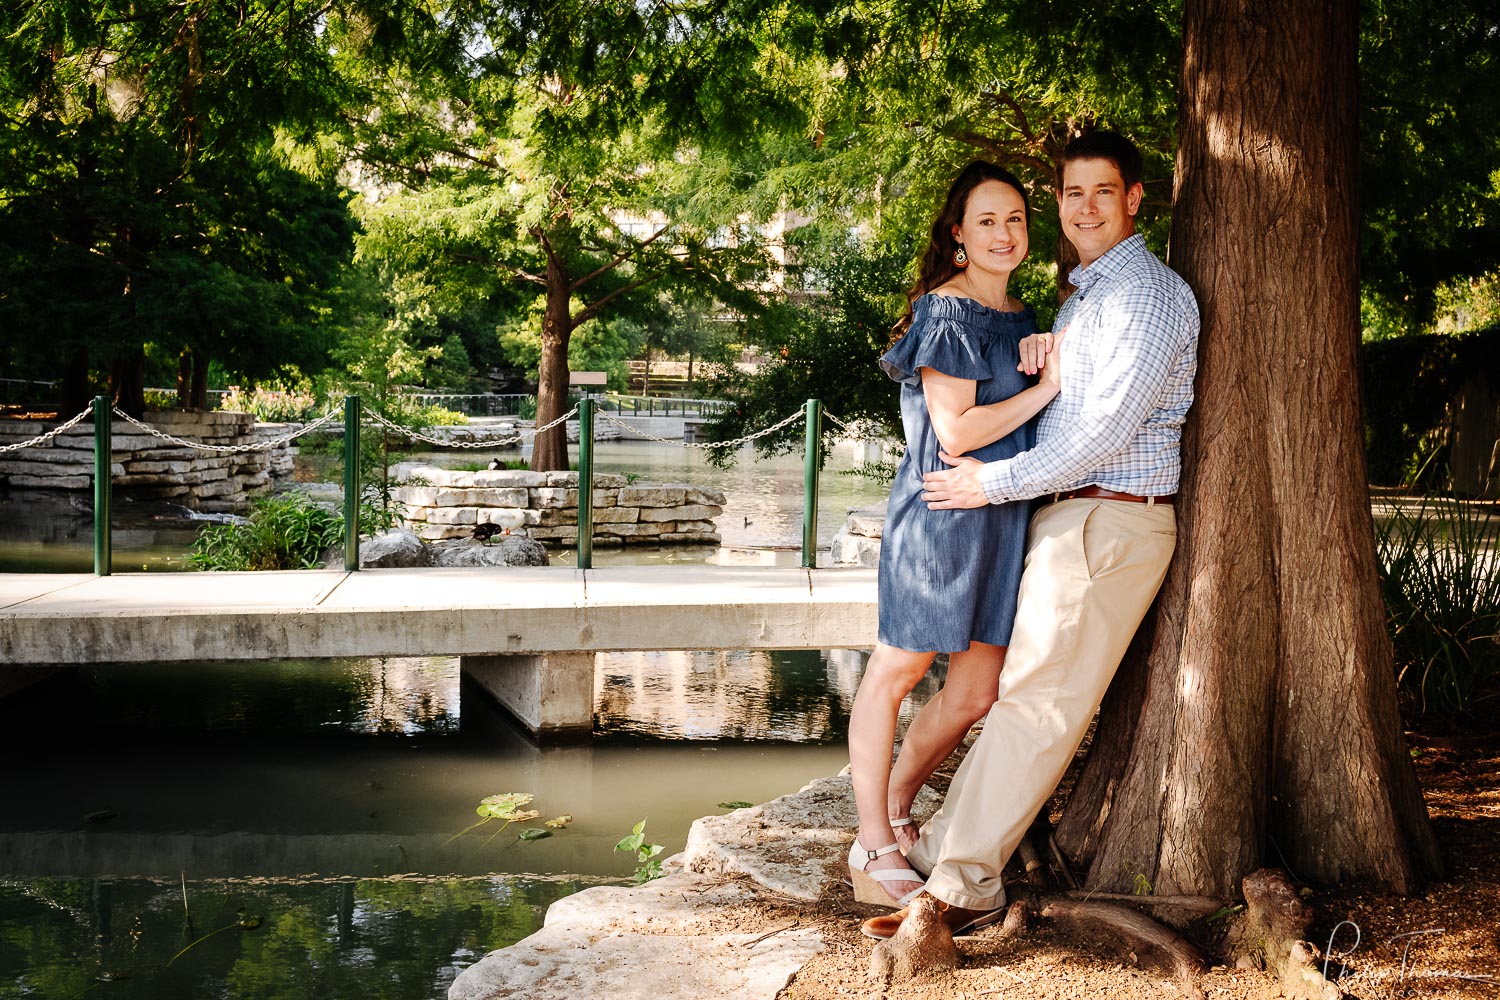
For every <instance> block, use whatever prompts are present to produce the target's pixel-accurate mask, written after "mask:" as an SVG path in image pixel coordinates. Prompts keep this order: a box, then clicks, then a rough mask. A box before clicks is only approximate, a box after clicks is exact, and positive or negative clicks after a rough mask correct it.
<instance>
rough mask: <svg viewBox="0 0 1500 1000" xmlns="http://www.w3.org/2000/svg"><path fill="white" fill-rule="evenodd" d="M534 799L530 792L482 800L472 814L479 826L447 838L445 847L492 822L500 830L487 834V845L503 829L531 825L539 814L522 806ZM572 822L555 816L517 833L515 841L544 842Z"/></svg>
mask: <svg viewBox="0 0 1500 1000" xmlns="http://www.w3.org/2000/svg"><path fill="white" fill-rule="evenodd" d="M534 798H536V796H534V795H532V794H531V793H530V792H502V793H500V794H499V795H488V796H485V797H484V798H482V799H480V800H479V806H478V807H477V808H476V809H475V810H474V811H475V812H476V813H478V814H479V822H477V823H471V824H470V825H469V826H467V827H465V828H464V829H462V830H460V831H459V832H458V833H455V834H454V835H453V836H451V837H449V838H448V840H447V841H446V842H445V846H446V844H451V843H453V842H454V841H455V840H457V839H458V838H459V837H462V836H463V835H464V834H466V833H469V832H470V831H472V830H477V829H479V828H480V827H481V826H484V825H485V824H486V823H489V822H491V821H498V822H499V823H500V829H498V830H496V831H495V832H494V833H492V834H490V836H489V839H487V840H486V841H485V843H486V844H488V843H489V842H490V841H491V840H494V839H495V838H496V837H498V836H500V834H502V833H504V832H505V830H506V828H507V827H509V826H510V825H511V824H512V823H530V822H531V821H532V820H534V819H538V818H540V817H541V815H542V814H541V812H540V811H539V810H536V809H525V808H522V807H523V806H529V805H531V801H532V799H534ZM571 822H573V817H572V816H567V815H564V816H558V817H556V818H554V819H549V820H547V821H546V822H545V823H544V824H542V826H540V827H535V826H533V827H526V828H525V829H523V830H521V832H520V833H518V834H516V839H517V840H520V841H530V840H544V839H546V838H547V837H550V836H552V831H554V830H561V829H564V828H565V827H567V825H568V824H569V823H571Z"/></svg>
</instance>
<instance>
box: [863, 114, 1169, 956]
mask: <svg viewBox="0 0 1500 1000" xmlns="http://www.w3.org/2000/svg"><path fill="white" fill-rule="evenodd" d="M1062 161H1063V162H1062V169H1061V176H1060V178H1059V183H1058V196H1057V205H1058V214H1059V216H1060V218H1061V220H1062V229H1063V233H1064V234H1065V235H1066V236H1067V237H1068V239H1069V240H1071V241H1072V243H1073V245H1074V246H1075V247H1077V249H1078V256H1079V261H1080V263H1079V265H1078V267H1077V268H1075V269H1074V270H1073V272H1072V274H1071V275H1070V276H1069V277H1070V280H1071V281H1072V282H1073V284H1074V285H1075V286H1077V289H1078V290H1077V291H1076V292H1075V293H1074V294H1073V296H1072V297H1071V298H1069V299H1068V301H1067V302H1066V303H1064V304H1063V307H1062V310H1061V311H1060V312H1059V313H1058V316H1057V323H1056V327H1057V329H1059V330H1062V331H1064V333H1063V334H1060V335H1059V337H1058V340H1057V349H1056V353H1055V354H1054V355H1053V357H1052V358H1051V359H1050V360H1046V359H1045V358H1041V359H1039V358H1038V357H1037V356H1036V354H1034V353H1032V352H1029V351H1023V357H1022V361H1021V367H1023V368H1025V369H1027V370H1034V369H1035V368H1036V367H1037V366H1038V365H1039V364H1040V363H1050V364H1060V365H1061V371H1062V392H1061V393H1060V394H1059V396H1058V397H1057V399H1056V400H1055V401H1054V402H1053V403H1052V404H1051V405H1050V406H1049V407H1048V408H1047V409H1046V410H1045V411H1044V412H1043V414H1042V417H1041V420H1040V422H1039V423H1038V425H1037V442H1036V447H1035V448H1033V449H1031V450H1030V451H1027V452H1023V453H1021V454H1020V455H1017V456H1016V457H1015V458H1011V459H1006V460H1003V461H998V462H990V463H988V464H982V463H980V462H978V461H975V460H973V459H954V458H950V457H949V456H947V455H943V456H942V457H943V459H944V461H946V462H948V463H949V464H950V465H953V466H955V467H954V468H952V469H949V470H946V471H943V472H934V473H931V474H929V475H928V476H927V477H926V478H925V480H924V486H925V488H926V492H924V493H923V499H924V500H926V501H927V502H928V506H930V507H932V508H934V509H944V508H953V507H979V506H983V505H984V504H986V503H1024V502H1026V501H1028V500H1031V499H1032V498H1036V497H1040V498H1042V500H1043V505H1042V506H1041V507H1040V509H1038V510H1037V512H1036V513H1035V514H1034V515H1033V517H1032V520H1031V527H1030V532H1029V536H1028V539H1027V553H1026V569H1025V572H1024V574H1023V576H1022V578H1021V594H1020V599H1019V604H1018V607H1017V613H1016V625H1015V633H1014V635H1013V636H1012V639H1011V645H1010V649H1009V651H1008V653H1007V654H1006V659H1005V667H1004V670H1003V671H1002V672H1001V674H1000V688H999V700H998V701H997V702H996V703H995V705H994V707H993V708H992V709H991V710H990V712H989V715H988V716H987V717H986V719H985V724H984V730H983V732H982V733H981V734H980V736H979V739H978V740H977V741H976V742H975V744H974V746H973V747H972V748H971V749H970V751H969V755H968V757H967V758H966V759H965V760H964V763H963V766H962V767H960V768H959V770H958V773H957V774H956V775H955V776H954V779H953V784H952V787H951V788H950V789H949V792H948V797H947V799H946V800H945V801H944V803H943V807H942V809H941V810H940V811H939V812H938V814H937V815H936V816H934V817H933V818H932V820H931V821H930V822H929V823H928V824H927V825H926V826H925V827H924V828H923V830H922V837H921V839H920V840H919V841H918V842H917V844H916V846H915V847H914V848H912V849H911V851H909V852H908V854H907V858H908V860H909V861H910V862H912V864H913V865H914V866H915V867H916V868H917V869H918V870H919V871H925V872H928V873H929V875H928V878H927V890H926V891H927V893H928V894H930V895H931V896H933V897H935V898H936V899H937V900H938V901H939V904H938V905H939V907H940V908H941V909H942V911H943V922H944V923H945V924H946V925H947V927H948V929H949V930H950V931H951V932H953V933H960V932H962V931H965V930H969V929H972V928H974V927H979V926H983V925H985V924H987V923H990V922H993V921H994V920H995V919H997V918H998V917H999V916H1000V913H1001V909H1000V908H1001V907H1002V906H1003V905H1004V903H1005V891H1004V889H1003V887H1002V884H1001V878H1000V875H1001V869H1002V868H1003V867H1004V865H1005V862H1006V860H1007V859H1009V857H1010V855H1011V853H1012V852H1013V851H1014V850H1015V849H1016V846H1017V845H1018V844H1019V843H1020V841H1021V837H1022V836H1023V835H1024V834H1025V832H1026V829H1027V827H1028V826H1030V824H1031V821H1032V819H1033V818H1034V817H1035V816H1036V814H1037V812H1038V811H1039V810H1040V809H1041V808H1042V806H1043V804H1044V803H1045V802H1046V801H1047V798H1048V797H1049V796H1050V795H1051V794H1052V791H1053V789H1054V788H1056V786H1057V782H1058V781H1059V780H1060V779H1061V778H1062V774H1063V771H1064V770H1065V769H1066V768H1067V765H1068V762H1069V761H1070V760H1071V759H1072V757H1073V754H1074V752H1075V751H1076V750H1077V748H1078V744H1079V743H1080V742H1081V741H1082V739H1083V733H1084V730H1085V729H1086V728H1087V726H1088V723H1089V720H1090V718H1091V717H1092V716H1093V713H1094V710H1095V709H1096V708H1097V707H1098V705H1099V702H1100V700H1101V699H1102V698H1103V697H1104V692H1105V689H1106V688H1108V686H1109V682H1110V679H1111V678H1112V677H1113V676H1114V672H1115V669H1116V668H1117V667H1118V666H1119V663H1120V658H1121V657H1122V656H1124V654H1125V649H1126V647H1127V646H1128V645H1129V644H1130V639H1131V637H1132V636H1133V635H1134V634H1135V630H1136V628H1137V626H1139V625H1140V622H1141V619H1142V618H1143V617H1144V616H1145V614H1146V610H1147V608H1148V607H1149V606H1150V604H1151V601H1152V599H1153V598H1155V596H1156V591H1157V589H1158V588H1159V587H1160V586H1161V582H1162V579H1163V578H1164V577H1165V576H1166V572H1167V563H1168V562H1169V561H1170V560H1171V557H1172V549H1173V546H1174V544H1175V541H1176V521H1175V518H1174V515H1173V511H1172V496H1173V494H1174V493H1176V491H1177V482H1178V475H1179V471H1180V467H1181V455H1180V447H1179V445H1180V440H1181V431H1182V423H1183V419H1184V417H1185V416H1186V415H1187V411H1188V407H1189V406H1190V405H1191V403H1192V400H1193V377H1194V375H1195V374H1196V371H1197V352H1198V305H1197V302H1196V301H1195V300H1194V299H1193V294H1192V292H1191V291H1190V290H1189V289H1188V287H1187V284H1186V283H1185V282H1183V280H1182V279H1181V278H1179V277H1178V276H1177V275H1176V274H1174V273H1172V272H1171V271H1170V270H1168V269H1167V267H1166V266H1165V265H1164V264H1162V263H1161V261H1159V260H1157V258H1156V257H1155V256H1154V255H1152V253H1151V252H1150V251H1149V250H1147V249H1146V244H1145V241H1144V239H1143V238H1142V237H1140V236H1139V235H1137V234H1136V232H1135V216H1136V213H1137V212H1138V211H1139V210H1140V205H1141V198H1142V194H1143V190H1142V187H1141V156H1140V153H1139V151H1137V150H1136V148H1135V146H1134V145H1133V144H1131V142H1130V141H1129V140H1127V139H1125V138H1123V137H1122V136H1119V135H1116V134H1115V133H1112V132H1093V133H1090V134H1088V135H1084V136H1080V137H1079V138H1077V139H1074V140H1073V141H1072V142H1070V143H1069V144H1068V146H1067V148H1066V149H1065V150H1064V151H1063V157H1062ZM905 913H906V911H905V910H902V911H899V912H897V913H894V914H891V915H888V916H883V917H876V918H874V919H872V920H868V921H866V922H865V925H864V927H863V928H862V929H863V930H864V932H865V933H866V934H867V935H869V936H871V937H881V938H885V937H891V936H892V935H894V934H895V932H896V929H897V928H898V927H899V926H900V924H901V920H902V918H903V917H904V915H905Z"/></svg>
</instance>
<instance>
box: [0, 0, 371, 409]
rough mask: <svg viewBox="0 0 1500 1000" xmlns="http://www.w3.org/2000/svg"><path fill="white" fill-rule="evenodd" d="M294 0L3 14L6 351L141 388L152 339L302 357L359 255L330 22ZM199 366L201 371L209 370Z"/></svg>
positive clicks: (0, 214) (71, 376)
mask: <svg viewBox="0 0 1500 1000" xmlns="http://www.w3.org/2000/svg"><path fill="white" fill-rule="evenodd" d="M324 16H326V15H323V14H320V13H319V12H317V11H316V10H314V9H312V8H303V9H300V10H299V9H298V8H297V7H296V6H295V4H292V3H281V2H277V0H268V2H247V3H242V4H235V5H226V4H179V3H169V2H164V0H156V2H152V0H146V2H131V3H124V2H103V3H92V2H91V3H83V2H80V0H39V2H36V3H30V4H21V5H16V4H12V5H7V6H6V7H5V8H4V11H3V12H0V133H3V135H4V141H3V143H0V145H3V148H4V149H5V154H4V155H3V156H0V289H3V291H0V323H3V324H4V325H5V326H6V327H7V328H10V329H14V330H18V331H26V332H28V333H29V334H30V336H28V337H26V338H25V339H24V340H23V339H21V338H10V337H7V338H6V356H5V357H4V358H3V359H0V363H4V364H6V366H7V367H13V368H16V369H17V370H25V371H28V372H34V373H37V374H52V373H55V372H56V371H58V370H65V371H66V375H67V378H68V390H69V394H70V397H72V398H70V400H69V402H70V405H76V404H77V403H78V402H79V399H78V398H77V397H79V395H80V394H81V393H86V390H87V382H88V380H89V371H90V370H91V369H105V370H108V371H109V372H110V375H111V382H112V383H113V386H114V389H115V393H116V396H117V399H118V400H119V401H120V402H121V404H122V405H125V406H126V407H127V408H129V409H138V408H139V406H140V403H141V399H140V395H139V393H140V385H141V382H142V379H143V377H144V366H145V363H144V356H145V348H146V345H148V344H152V345H155V346H156V348H157V349H158V353H161V354H163V355H166V356H171V357H175V356H176V355H178V354H179V353H181V352H184V351H187V352H191V353H192V356H193V358H194V363H195V364H197V365H199V366H201V370H202V371H203V372H206V369H207V365H208V363H209V360H210V359H211V358H218V359H221V360H224V361H226V362H228V363H230V364H232V365H234V366H236V367H238V368H239V369H241V370H242V371H245V372H247V373H250V374H259V373H265V372H269V371H270V370H272V369H274V368H275V367H276V366H277V365H278V364H286V363H296V362H299V361H300V362H303V363H310V362H313V361H316V360H318V359H319V357H320V353H319V351H320V348H321V347H323V346H326V341H323V340H322V339H321V338H320V337H319V334H318V324H317V320H318V318H319V315H320V312H321V311H322V309H323V308H324V299H323V296H324V293H325V292H326V290H327V289H328V288H329V287H330V286H331V285H332V284H333V283H334V282H335V281H336V280H337V274H338V271H339V269H340V268H341V266H342V265H343V263H344V262H345V261H346V260H347V258H348V255H349V252H350V249H351V247H350V237H351V234H352V227H351V225H350V222H349V218H348V213H347V211H346V210H345V207H344V204H343V201H342V198H341V196H340V195H339V193H338V191H337V189H336V187H335V186H334V185H333V183H332V181H331V179H330V178H331V172H332V170H333V169H334V168H335V167H336V165H337V164H336V161H335V160H330V159H326V158H320V157H319V156H317V155H316V153H313V154H309V153H308V152H307V151H306V150H304V149H302V148H301V147H300V146H299V144H298V142H297V140H296V134H297V133H298V132H306V131H308V130H311V129H314V128H316V127H318V126H319V125H320V124H324V123H327V122H329V121H331V120H335V119H336V118H337V117H338V114H339V105H340V95H339V91H338V88H337V87H336V86H335V85H334V83H333V80H332V77H331V76H330V68H331V64H330V57H329V53H328V51H327V49H326V46H324V45H323V44H322V43H321V42H320V41H319V38H318V29H319V25H320V23H321V21H322V18H323V17H324ZM203 381H204V380H202V379H200V383H201V382H203Z"/></svg>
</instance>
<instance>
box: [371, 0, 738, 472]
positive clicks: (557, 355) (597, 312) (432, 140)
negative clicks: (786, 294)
mask: <svg viewBox="0 0 1500 1000" xmlns="http://www.w3.org/2000/svg"><path fill="white" fill-rule="evenodd" d="M443 24H444V25H445V28H444V30H443V31H441V32H438V33H436V34H434V35H433V36H432V37H433V39H434V44H436V45H439V46H440V48H441V52H442V55H441V56H440V57H437V58H433V59H430V60H429V59H423V58H419V57H422V56H426V55H427V53H426V51H425V50H421V49H411V50H409V51H408V52H407V55H406V58H404V59H402V60H400V61H398V62H397V63H396V64H395V66H394V68H393V67H392V66H390V65H384V66H380V67H367V69H369V70H370V72H367V73H366V75H365V76H364V77H363V78H362V81H363V83H364V85H365V86H366V87H367V88H368V90H369V93H370V99H371V101H372V103H373V106H374V108H375V109H376V112H375V113H371V114H369V115H367V116H366V119H367V121H366V124H364V125H362V126H360V127H359V128H358V129H357V130H356V137H357V142H358V148H359V152H358V156H359V159H360V162H361V164H362V165H363V167H364V168H365V169H366V170H367V171H369V172H370V174H371V175H372V178H373V180H374V181H376V182H377V186H378V187H379V190H380V194H381V196H380V197H379V198H378V199H377V200H376V201H374V202H373V203H372V204H371V205H370V206H368V207H367V208H366V209H365V210H364V217H365V223H366V232H365V234H364V235H363V236H362V237H361V239H360V247H359V254H360V256H361V257H362V258H363V259H366V260H370V261H372V262H376V263H377V264H378V265H379V266H380V267H381V268H382V270H383V272H384V273H386V274H387V275H389V276H390V279H391V280H392V282H393V283H394V284H395V286H396V287H397V288H398V290H400V291H401V292H402V298H401V300H400V301H399V302H398V304H397V308H398V311H403V310H404V311H406V312H410V313H412V314H413V316H414V319H413V320H412V322H414V323H415V322H425V323H428V324H431V323H432V322H433V321H434V319H435V317H436V314H438V313H440V312H443V311H450V310H456V309H462V308H471V307H473V306H475V305H476V304H477V303H482V302H488V303H492V304H495V305H497V306H500V307H501V308H504V309H507V311H511V312H521V313H523V314H524V311H525V310H526V309H527V308H529V307H530V304H531V303H536V304H537V306H538V307H539V311H540V314H541V321H540V330H539V335H540V342H541V349H540V353H539V355H538V357H537V371H538V381H539V390H538V411H537V419H538V421H539V422H542V423H546V422H550V421H551V420H552V419H553V418H555V417H556V416H558V415H560V414H561V413H562V412H563V410H564V409H565V399H566V390H567V382H568V353H569V342H570V340H571V338H572V335H573V331H574V330H576V329H578V328H580V327H582V326H584V325H585V324H586V323H588V322H589V321H591V320H595V319H598V318H603V317H605V316H607V315H609V314H610V313H612V312H614V311H617V310H620V309H621V308H622V307H624V306H626V304H627V303H626V301H625V300H626V299H627V298H628V297H630V296H631V295H632V294H633V293H636V292H637V290H641V289H645V288H647V287H648V286H658V287H659V286H662V285H667V284H672V285H678V286H691V287H694V288H697V289H699V290H701V293H702V294H706V295H711V296H713V297H715V298H717V299H719V300H721V301H725V302H729V303H734V304H737V305H739V306H740V307H741V308H746V309H749V308H753V305H754V299H753V297H752V296H750V295H749V294H747V292H746V289H747V287H749V286H750V285H751V284H752V283H753V282H754V281H756V280H758V278H759V276H760V273H761V272H762V271H763V270H764V264H763V254H762V253H761V250H760V247H759V246H758V243H757V241H756V240H754V239H752V238H740V239H722V238H718V237H719V234H720V230H721V229H722V228H723V227H725V226H727V225H729V224H731V223H733V222H734V221H736V219H737V217H738V216H739V215H740V214H742V212H741V210H740V209H739V208H738V207H737V206H739V205H740V203H741V201H742V200H743V199H742V197H741V195H742V192H743V189H744V188H746V187H747V182H746V181H745V180H744V179H743V173H744V172H743V171H742V170H738V169H736V167H735V157H734V156H733V155H731V153H729V152H727V151H726V150H725V149H724V148H723V147H712V146H710V145H709V144H707V143H706V142H704V141H699V142H696V143H693V144H687V143H684V142H683V141H681V139H680V137H679V135H678V133H676V132H674V131H673V130H672V129H671V128H668V127H667V126H666V125H664V124H663V118H662V115H661V114H660V103H659V102H661V101H665V100H666V99H667V98H666V96H665V94H657V93H656V91H655V89H654V88H656V87H657V86H658V84H657V83H656V82H654V80H655V78H656V76H658V75H660V74H672V73H676V72H679V71H688V70H685V69H684V67H685V66H687V62H685V60H687V61H691V58H692V57H693V55H694V53H693V52H690V51H687V50H688V49H694V48H695V47H697V46H701V45H702V44H703V42H704V41H705V39H703V38H701V37H696V36H693V35H690V34H689V35H679V34H677V33H676V31H677V29H676V25H677V15H674V14H672V13H670V12H666V11H662V10H660V9H659V8H653V9H650V10H646V9H642V10H636V9H635V8H633V7H632V8H626V9H618V8H615V7H613V6H602V5H593V4H574V5H564V6H563V7H560V8H555V9H552V10H549V11H548V13H547V16H546V17H541V16H540V15H539V14H538V13H537V12H536V11H535V10H533V8H532V7H531V6H530V5H516V6H510V5H505V4H483V3H480V4H474V5H470V6H457V5H455V6H453V7H451V8H448V9H447V17H446V19H444V21H443ZM459 25H462V27H461V28H459V27H457V26H459ZM722 55H723V53H717V54H716V58H720V57H722ZM622 60H624V61H625V63H628V68H626V67H625V66H624V65H623V64H622ZM653 94H655V96H652V95H653ZM721 131H722V130H721ZM707 138H709V137H708V136H703V137H700V139H707ZM746 235H747V236H748V234H746ZM643 294H644V293H643ZM512 325H513V326H514V325H515V324H514V323H513V324H512ZM601 332H602V331H601ZM565 453H566V447H565V444H564V441H563V432H562V429H561V428H557V429H555V430H554V431H551V432H548V433H546V434H543V435H539V436H538V438H537V441H536V448H535V451H534V452H533V466H534V467H535V468H560V467H562V465H563V464H564V463H565V459H566V454H565Z"/></svg>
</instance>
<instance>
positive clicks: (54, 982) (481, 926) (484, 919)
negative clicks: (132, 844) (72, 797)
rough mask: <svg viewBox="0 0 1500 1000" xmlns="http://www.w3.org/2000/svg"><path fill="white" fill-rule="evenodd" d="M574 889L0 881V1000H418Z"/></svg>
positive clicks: (477, 882)
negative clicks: (220, 999)
mask: <svg viewBox="0 0 1500 1000" xmlns="http://www.w3.org/2000/svg"><path fill="white" fill-rule="evenodd" d="M586 884H587V881H586V880H579V879H562V880H549V879H539V878H531V879H521V878H504V879H488V878H487V879H443V880H423V879H414V878H403V879H386V880H377V879H359V880H354V879H316V878H304V879H299V880H296V881H277V880H271V879H227V880H194V879H188V880H186V881H179V880H178V879H176V878H173V879H170V880H158V879H144V878H142V879H103V878H99V879H42V880H28V881H15V880H4V879H0V928H3V934H4V941H5V947H4V948H0V997H33V996H34V997H54V998H66V997H81V996H83V995H85V994H90V995H95V996H101V997H111V998H117V1000H175V998H201V997H217V996H232V997H236V998H243V1000H250V998H273V997H275V998H285V997H314V996H327V997H361V998H390V1000H406V998H418V997H420V998H423V1000H427V998H431V997H437V996H445V995H446V994H447V990H448V987H449V985H450V984H451V983H452V982H453V980H454V978H455V977H456V976H457V975H458V973H459V972H460V971H461V970H462V969H463V968H465V967H466V966H468V965H472V964H473V963H474V962H475V961H477V960H478V959H479V958H480V957H482V956H483V955H484V953H485V952H486V951H488V950H490V949H491V948H495V947H503V946H504V945H507V944H511V943H514V942H515V941H518V940H520V939H521V938H523V937H525V936H526V935H527V934H530V933H531V932H532V931H533V930H534V929H535V928H536V926H537V925H538V924H539V923H540V919H541V916H542V914H543V913H545V911H546V908H547V907H548V906H549V905H550V904H551V903H552V902H553V901H555V900H557V899H560V898H561V897H563V896H566V895H569V894H570V893H573V892H576V891H578V890H579V889H580V888H583V886H584V885H586ZM242 918H244V919H246V922H247V923H252V922H254V921H253V919H252V918H259V926H257V927H255V928H254V929H249V930H246V929H241V927H240V926H239V924H240V921H241V919H242ZM214 932H217V933H214ZM194 942H197V943H196V944H195V943H194ZM184 949H186V950H184Z"/></svg>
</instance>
